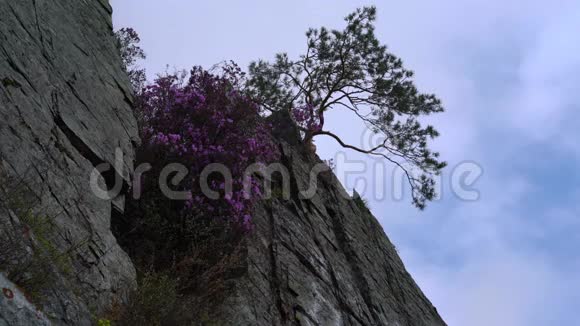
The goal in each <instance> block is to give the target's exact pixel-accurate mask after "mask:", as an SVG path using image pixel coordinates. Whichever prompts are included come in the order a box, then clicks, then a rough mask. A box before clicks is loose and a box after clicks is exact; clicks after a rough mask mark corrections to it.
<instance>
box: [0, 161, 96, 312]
mask: <svg viewBox="0 0 580 326" xmlns="http://www.w3.org/2000/svg"><path fill="white" fill-rule="evenodd" d="M24 179H25V178H24V177H20V178H13V177H10V176H8V175H7V174H6V173H5V171H4V170H3V169H2V168H0V215H2V216H0V226H1V227H2V228H1V231H2V232H1V233H2V241H1V242H0V271H2V272H5V273H6V276H7V277H8V278H9V279H10V280H12V281H13V282H14V283H16V284H18V286H19V287H20V288H21V289H22V290H23V292H24V293H25V294H26V295H27V296H28V298H29V299H30V300H31V301H33V302H35V303H38V302H39V301H41V300H42V299H43V298H44V293H45V292H46V291H47V290H48V289H50V288H51V287H53V286H55V285H56V284H57V282H58V281H59V277H58V275H57V274H60V275H61V276H65V277H68V276H70V275H71V274H72V271H73V266H72V256H73V254H74V252H76V251H77V250H78V249H80V247H82V246H83V245H84V242H81V243H79V244H76V245H73V246H71V247H69V248H68V249H66V250H61V249H59V248H58V247H57V245H56V244H55V241H54V240H55V237H56V236H57V232H56V231H57V230H56V228H55V224H54V219H55V217H56V215H58V214H55V215H52V216H51V215H50V214H47V213H46V212H44V211H43V209H42V208H41V207H39V206H40V200H39V199H38V197H37V195H36V194H35V193H34V192H33V191H32V190H31V189H32V188H33V187H30V186H29V183H30V182H31V181H29V180H24Z"/></svg>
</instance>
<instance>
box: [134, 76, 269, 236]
mask: <svg viewBox="0 0 580 326" xmlns="http://www.w3.org/2000/svg"><path fill="white" fill-rule="evenodd" d="M236 80H238V76H237V70H235V69H224V74H223V75H221V76H218V75H214V74H211V73H209V72H207V71H205V70H203V69H202V68H200V67H195V68H193V70H192V71H191V74H190V77H189V79H188V80H187V81H186V82H184V81H183V80H181V79H180V78H179V77H178V76H177V75H168V76H163V77H159V78H158V79H157V80H155V82H154V83H153V84H152V85H150V86H147V87H145V88H144V90H143V92H142V94H140V95H139V98H138V101H137V110H139V111H140V112H141V115H142V117H141V119H142V121H141V137H142V140H143V148H142V152H143V153H145V158H146V160H147V162H148V163H150V164H152V165H153V175H155V176H156V177H158V174H157V173H159V171H160V169H162V168H163V167H164V166H166V165H167V164H169V163H180V164H183V165H184V166H186V167H187V168H188V169H189V175H188V176H187V177H186V179H185V180H184V181H183V182H182V183H181V184H179V185H178V188H180V190H188V191H191V198H188V199H187V200H186V201H185V202H184V203H183V207H182V209H183V214H186V215H189V216H198V215H203V216H209V217H212V218H218V219H226V220H231V221H235V222H237V223H240V224H241V225H243V226H244V227H245V228H248V227H250V220H251V213H252V208H253V205H254V203H255V202H256V201H257V200H258V198H259V197H260V195H261V192H260V187H259V184H258V180H257V179H256V177H255V176H245V175H244V174H245V171H246V168H247V167H248V166H249V165H251V164H253V163H257V162H262V163H267V162H270V161H273V160H275V159H276V158H277V148H276V147H275V146H274V144H273V143H272V141H271V137H270V126H269V125H268V124H266V123H265V122H264V121H263V118H262V117H260V115H259V109H258V106H257V105H256V104H255V103H253V102H252V101H251V100H250V99H249V97H247V96H245V95H244V94H243V93H242V92H240V91H239V88H238V85H237V84H236ZM211 164H220V165H222V167H226V168H227V170H228V171H230V173H231V176H232V182H231V191H226V190H228V189H229V188H228V187H227V185H226V183H225V181H226V180H225V178H224V176H223V175H222V174H220V173H212V174H210V175H209V177H208V183H207V184H208V185H209V186H210V188H211V190H212V191H217V192H218V193H219V194H220V196H219V198H218V199H210V198H208V197H207V196H206V195H204V193H203V191H202V188H201V186H200V182H199V181H200V175H201V173H202V171H203V170H204V168H206V167H207V166H209V165H211ZM147 177H148V178H150V175H147ZM154 179H155V180H153V181H154V182H155V183H156V181H157V179H158V178H154ZM244 182H246V183H248V184H249V185H250V187H249V188H248V187H246V189H247V190H248V191H247V192H246V191H245V188H244ZM148 186H152V187H154V186H157V185H156V184H151V185H148V184H147V183H146V185H145V191H147V188H148Z"/></svg>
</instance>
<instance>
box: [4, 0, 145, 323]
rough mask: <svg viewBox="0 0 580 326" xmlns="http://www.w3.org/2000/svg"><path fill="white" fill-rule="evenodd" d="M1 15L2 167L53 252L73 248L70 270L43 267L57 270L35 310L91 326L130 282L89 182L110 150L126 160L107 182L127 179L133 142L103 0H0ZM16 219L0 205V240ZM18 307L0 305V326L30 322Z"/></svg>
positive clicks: (106, 208)
mask: <svg viewBox="0 0 580 326" xmlns="http://www.w3.org/2000/svg"><path fill="white" fill-rule="evenodd" d="M0 13H1V14H0V159H1V160H2V169H3V170H4V171H6V173H7V174H9V175H11V176H12V177H13V178H25V179H26V183H27V184H28V185H29V186H30V188H32V189H30V190H31V192H32V193H33V194H34V196H35V197H37V198H35V199H37V201H38V203H39V204H38V205H35V206H37V207H34V208H35V209H37V210H40V211H41V212H40V213H42V214H43V215H46V216H51V218H50V223H51V225H54V228H53V229H52V230H53V231H54V232H51V234H49V235H47V237H48V238H49V239H47V240H49V241H51V242H52V243H54V248H52V249H54V251H58V252H60V253H62V254H64V253H65V252H67V253H69V250H70V249H71V248H74V247H76V246H78V247H79V248H80V249H79V250H76V251H74V252H70V253H69V256H70V259H71V261H70V265H71V266H70V269H71V272H70V273H68V274H70V275H64V274H63V273H62V272H61V271H59V270H56V269H55V270H50V269H47V270H45V271H42V272H43V273H46V274H51V273H54V274H56V276H55V278H54V281H53V282H51V286H50V287H48V288H46V289H43V291H42V292H44V293H43V295H42V297H43V299H42V300H41V301H42V305H43V307H42V311H43V312H44V314H45V315H47V316H48V317H49V318H50V319H51V320H52V321H53V323H54V324H57V325H58V324H69V325H92V324H94V317H93V316H94V315H98V314H99V312H101V311H102V310H103V309H105V307H108V306H109V305H110V303H111V300H112V299H113V298H114V297H115V296H116V295H118V294H121V293H123V292H124V291H126V289H128V288H129V287H131V286H132V285H133V284H134V280H135V270H134V268H133V266H132V264H131V260H130V259H129V257H128V256H127V255H126V254H125V253H124V252H123V251H122V250H121V249H120V247H119V246H118V245H117V244H116V240H115V238H114V237H113V235H112V233H111V231H110V226H109V225H110V218H111V213H112V210H113V205H112V201H106V200H101V199H98V198H96V197H95V196H93V195H92V192H91V191H90V188H89V177H90V175H91V171H92V169H93V168H94V167H95V166H97V165H99V164H101V163H114V160H115V151H116V149H117V148H118V149H120V151H121V152H122V153H123V154H124V164H123V165H122V168H121V169H117V170H116V171H114V172H113V170H111V171H110V172H109V174H108V175H105V176H106V181H107V182H114V179H115V177H117V178H119V179H123V180H124V181H123V182H125V183H126V182H127V181H128V180H129V179H130V177H131V172H130V171H131V170H132V164H133V163H132V162H133V152H134V150H133V147H134V143H136V142H137V141H138V136H137V128H136V121H135V118H134V117H133V116H132V112H131V109H130V89H129V82H128V79H127V76H126V74H125V73H124V72H123V70H122V68H121V61H120V58H119V54H118V50H117V49H116V46H115V43H114V37H113V34H112V22H111V13H112V9H111V7H110V6H109V4H108V1H107V0H90V1H86V0H74V1H73V0H54V1H53V0H51V1H48V0H18V1H14V0H0ZM118 201H119V202H121V198H119V199H118ZM40 213H38V214H40ZM20 218H23V216H22V215H20V216H19V214H13V212H8V211H7V210H6V209H2V210H1V212H0V221H1V224H0V225H1V231H2V233H3V235H2V239H3V240H4V241H7V239H8V238H9V237H14V236H17V235H18V233H19V232H21V230H22V229H21V227H20V226H21V224H22V221H20V220H19V219H20ZM15 234H16V235H15ZM81 244H82V246H81ZM37 245H38V244H37ZM31 250H32V249H31V248H28V250H27V252H30V251H31ZM4 254H5V253H4ZM21 259H22V260H26V259H27V258H26V257H21ZM12 263H14V262H12ZM32 266H36V265H34V264H33V265H32ZM31 272H32V271H31ZM26 277H27V276H24V278H26ZM28 278H30V277H28ZM9 304H11V303H10V299H9V298H8V297H6V296H3V297H2V298H1V299H0V306H5V305H9ZM19 312H22V310H10V309H3V308H0V325H32V324H34V321H33V320H22V319H20V320H19V318H21V317H23V316H27V315H26V314H23V315H19Z"/></svg>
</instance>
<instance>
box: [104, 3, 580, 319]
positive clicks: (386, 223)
mask: <svg viewBox="0 0 580 326" xmlns="http://www.w3.org/2000/svg"><path fill="white" fill-rule="evenodd" d="M111 3H112V6H113V8H114V24H115V27H116V28H121V27H134V28H135V29H136V30H137V31H138V32H139V33H140V35H141V38H142V47H143V48H144V49H145V51H146V52H147V55H148V58H147V60H146V61H145V62H144V63H143V66H144V67H145V68H146V69H147V71H148V74H149V77H154V76H155V74H156V73H161V72H164V71H166V70H167V69H169V71H172V70H173V69H188V68H190V67H191V66H193V65H202V66H204V67H206V68H209V67H211V66H212V65H214V64H216V63H219V62H221V61H223V60H230V59H231V60H234V61H236V62H237V63H238V64H240V65H241V66H242V67H245V66H247V65H248V63H249V62H251V61H253V60H256V59H272V58H273V56H274V54H275V53H278V52H287V53H288V54H289V55H290V57H296V56H298V55H300V54H301V53H303V51H304V49H305V45H306V44H305V36H304V32H305V31H306V30H307V29H308V28H309V27H320V26H326V27H329V28H336V29H342V28H343V27H344V21H343V17H344V16H346V15H347V14H348V13H350V12H352V11H353V10H354V9H355V8H357V7H360V6H363V5H375V6H376V7H377V9H378V20H377V23H376V28H377V31H376V32H377V35H378V37H379V39H380V40H381V41H382V42H383V43H384V44H386V45H388V47H389V50H390V51H391V52H392V53H394V54H395V55H397V56H399V57H401V58H402V59H403V61H404V63H405V66H406V67H407V68H409V69H412V70H414V71H415V73H416V78H415V80H416V83H417V85H418V87H419V89H420V90H421V91H423V92H429V93H435V94H437V95H438V96H439V98H441V99H442V101H443V103H444V105H445V107H446V112H445V113H442V114H439V115H438V116H436V117H434V118H433V119H431V120H430V121H429V122H430V123H432V124H434V125H435V126H436V127H437V129H438V130H439V131H440V133H441V137H439V138H438V139H437V140H436V141H435V142H434V143H433V148H435V149H437V150H439V151H440V152H441V155H442V158H443V159H445V160H446V161H447V162H448V164H449V167H448V168H447V169H446V170H445V172H444V173H443V176H442V179H441V182H440V184H441V185H442V195H441V198H440V199H439V200H437V201H436V202H434V203H431V204H430V205H429V206H428V207H427V209H426V210H424V211H418V210H417V209H415V208H414V207H413V206H412V205H411V203H410V199H409V198H405V196H403V199H402V200H399V199H398V198H393V196H392V195H389V192H392V191H390V190H392V188H391V187H390V184H391V180H392V178H390V177H389V176H388V175H390V173H391V172H390V170H388V169H387V172H386V173H382V174H381V173H377V171H376V170H375V169H374V168H373V167H374V166H376V164H377V161H373V160H372V159H370V158H367V157H364V156H361V155H358V154H355V153H352V152H345V151H344V150H342V149H341V148H340V147H339V146H337V144H335V143H333V142H332V141H331V140H328V139H320V140H317V141H316V145H317V147H318V154H319V155H320V156H321V157H322V158H335V159H336V158H339V163H340V161H341V160H340V158H343V159H342V161H344V158H346V161H347V162H350V163H345V164H344V165H343V166H342V167H341V166H338V167H337V168H338V169H339V171H338V172H341V171H342V172H344V171H349V169H350V170H352V169H356V166H358V165H357V164H358V163H357V164H355V163H353V162H359V163H360V162H362V163H364V166H366V171H364V172H362V173H360V174H357V173H350V174H345V173H338V174H339V178H340V179H341V180H342V181H343V184H344V185H345V187H346V188H347V189H349V190H352V189H353V188H356V189H357V190H358V191H359V192H361V193H362V194H363V196H364V197H365V198H367V199H368V200H369V205H370V207H371V210H372V211H373V213H374V214H375V216H376V217H377V219H378V220H379V221H380V222H381V224H382V225H383V227H384V229H385V231H386V233H387V235H388V236H389V237H390V239H391V240H392V241H393V243H394V244H395V245H396V246H397V248H398V250H399V253H400V255H401V257H402V259H403V261H404V263H405V265H406V267H407V269H408V270H409V272H410V273H411V275H412V276H413V278H414V279H415V281H416V282H417V283H418V284H419V286H420V287H421V288H422V290H423V291H424V292H425V294H426V295H427V296H428V298H429V299H430V300H431V301H432V303H433V304H434V305H435V306H436V307H437V308H438V311H439V312H440V314H441V315H442V317H443V318H444V319H445V320H446V322H447V323H448V324H449V325H451V326H464V325H469V326H479V325H486V326H487V325H501V326H504V325H505V326H540V325H541V326H545V325H575V324H577V319H578V317H577V314H576V310H577V308H578V303H579V302H580V259H579V258H580V252H579V251H578V250H576V249H577V248H579V247H580V201H578V198H580V186H579V185H580V173H578V171H577V169H576V167H577V166H579V165H580V164H579V163H580V162H579V160H580V142H579V141H578V140H579V137H578V136H579V135H578V131H577V128H578V127H579V126H580V104H579V103H580V102H579V101H577V100H575V97H576V96H577V94H578V91H579V90H580V86H579V85H580V55H578V53H579V52H580V51H579V50H580V2H578V1H567V0H560V1H558V2H557V3H556V2H548V1H542V2H540V1H529V0H528V1H523V0H512V1H509V2H508V1H499V0H485V1H484V0H465V1H459V0H457V1H449V0H440V1H436V2H435V1H416V0H408V1H404V2H397V3H395V2H387V1H358V0H356V1H355V0H348V1H347V0H333V1H324V0H320V1H311V0H295V1H271V0H270V1H265V0H260V1H257V0H246V1H231V0H230V1H224V0H212V1H203V2H201V1H190V0H166V1H152V0H111ZM168 67H169V68H168ZM327 119H328V121H327V126H328V128H329V129H332V130H334V131H336V133H338V134H339V135H340V136H342V137H343V138H344V139H345V140H347V141H350V142H351V143H354V144H363V145H364V144H367V145H368V144H372V137H370V136H369V135H368V133H365V132H364V128H363V126H362V125H361V126H357V125H356V124H354V123H353V122H352V119H350V117H349V116H348V115H346V114H344V112H334V113H332V114H330V115H329V116H328V118H327ZM466 166H467V167H470V168H471V169H472V170H473V169H476V170H478V171H481V172H482V174H481V175H480V176H479V177H477V178H474V180H472V181H473V182H472V183H470V184H469V187H468V188H469V190H470V191H472V192H470V193H471V194H474V193H475V194H477V196H475V197H474V198H467V197H466V196H464V195H461V193H457V191H455V192H454V191H453V190H454V189H455V188H454V187H453V185H454V180H455V181H457V180H456V179H454V178H456V177H457V176H458V174H459V175H460V176H461V171H462V170H461V169H465V167H466ZM341 169H342V170H341ZM351 172H352V171H351ZM459 179H460V180H463V179H461V178H459ZM466 182H467V181H466ZM385 187H386V189H387V190H386V194H387V195H386V198H379V197H381V196H377V193H379V192H380V191H377V189H384V188H385ZM473 191H476V192H473Z"/></svg>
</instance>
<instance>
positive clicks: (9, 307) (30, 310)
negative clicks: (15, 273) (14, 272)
mask: <svg viewBox="0 0 580 326" xmlns="http://www.w3.org/2000/svg"><path fill="white" fill-rule="evenodd" d="M0 289H1V290H2V293H0V302H1V303H0V326H20V325H22V326H25V325H26V326H28V325H30V326H46V325H50V321H49V320H48V318H46V316H45V315H44V314H43V313H42V312H41V311H39V310H38V308H37V307H35V306H34V305H33V304H31V303H30V302H28V299H26V297H25V295H24V294H23V293H22V292H21V291H20V290H18V288H17V287H16V285H15V284H14V283H12V282H10V281H9V280H8V279H6V277H5V276H4V275H3V274H0Z"/></svg>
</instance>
